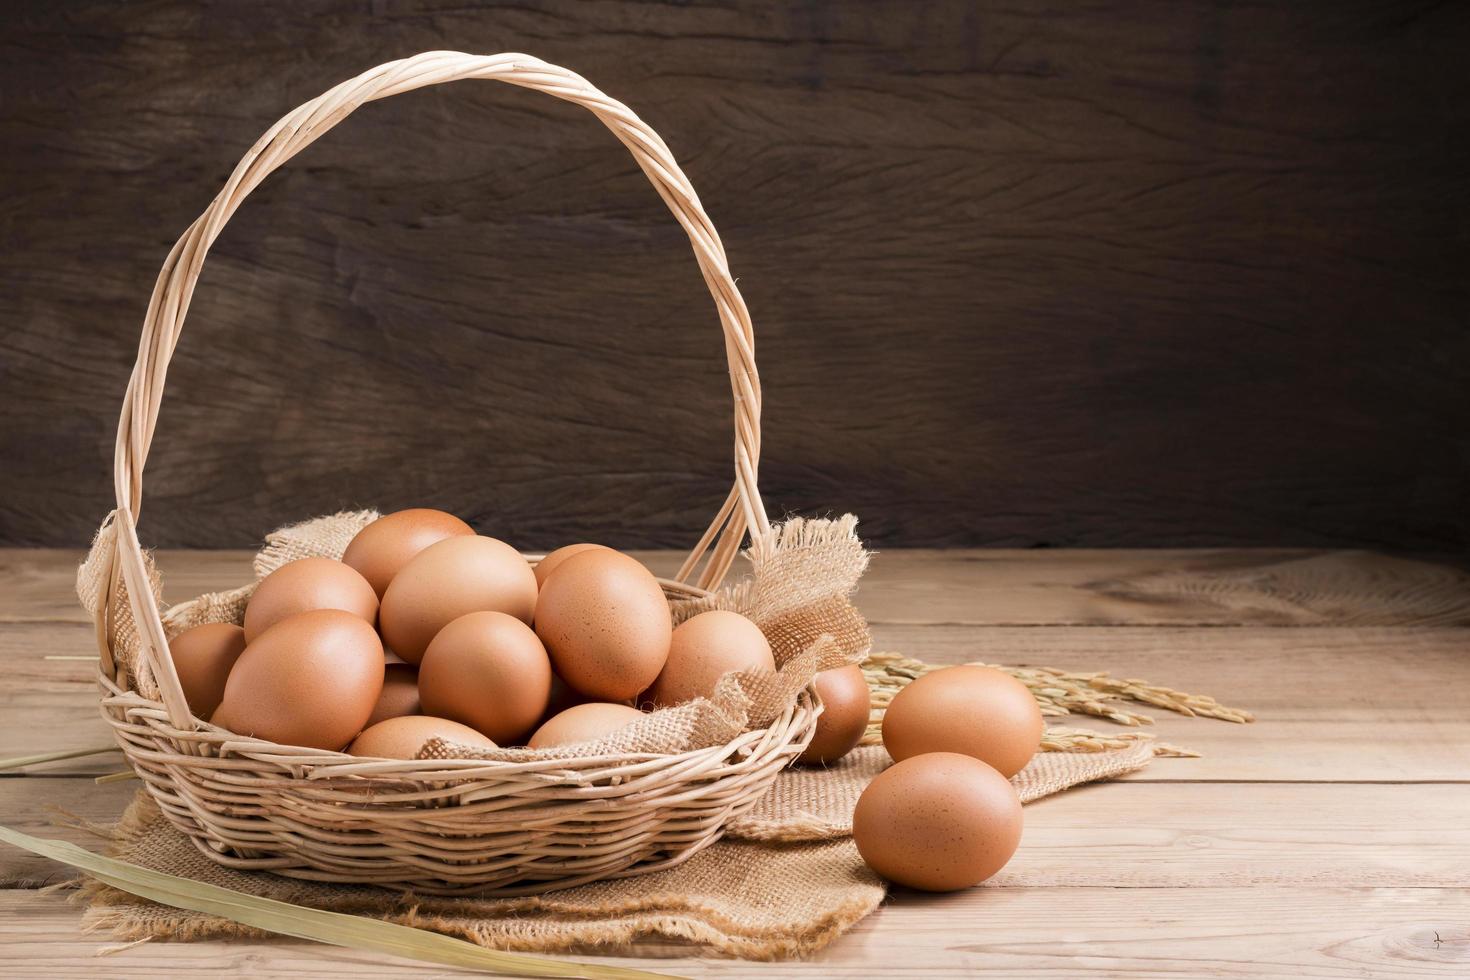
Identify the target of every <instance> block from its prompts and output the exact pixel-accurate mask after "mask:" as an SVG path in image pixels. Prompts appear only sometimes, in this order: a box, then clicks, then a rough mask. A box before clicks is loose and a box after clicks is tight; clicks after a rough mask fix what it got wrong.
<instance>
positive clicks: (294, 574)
mask: <svg viewBox="0 0 1470 980" xmlns="http://www.w3.org/2000/svg"><path fill="white" fill-rule="evenodd" d="M312 609H341V610H343V611H344V612H349V613H351V614H353V615H354V616H356V617H358V618H359V619H361V620H363V621H365V622H367V623H369V624H371V623H372V622H373V620H374V619H376V618H377V615H378V594H377V593H376V592H374V591H373V587H372V586H371V585H369V584H368V581H367V579H365V578H363V577H362V576H361V575H359V574H358V573H357V572H356V571H355V570H354V569H351V568H348V567H347V566H346V565H344V564H342V563H341V562H340V561H334V560H332V559H331V558H300V559H298V560H296V561H291V562H287V563H286V564H284V565H282V566H281V567H280V568H278V569H276V570H275V571H274V572H271V573H270V574H269V575H267V576H266V577H265V578H263V579H261V580H260V584H259V585H257V586H256V587H255V591H254V592H253V593H252V594H251V596H250V601H249V603H248V604H247V605H246V606H245V640H246V642H250V643H253V642H254V641H255V638H256V637H258V636H260V634H262V633H264V632H265V631H266V630H268V629H270V627H272V626H274V625H275V624H276V623H279V622H280V621H281V620H283V619H285V618H286V617H287V616H294V615H296V614H297V613H303V612H308V611H310V610H312Z"/></svg>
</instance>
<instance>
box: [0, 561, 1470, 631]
mask: <svg viewBox="0 0 1470 980" xmlns="http://www.w3.org/2000/svg"><path fill="white" fill-rule="evenodd" d="M634 554H635V555H637V557H638V558H640V559H641V560H643V561H645V562H647V563H648V565H649V567H651V568H653V569H654V570H655V571H656V572H658V573H659V574H661V575H668V574H672V573H673V572H674V570H675V569H676V568H677V567H678V564H679V562H680V561H682V559H683V554H682V553H681V552H677V551H637V552H634ZM250 555H251V553H250V552H248V551H170V550H164V551H160V552H158V554H157V559H158V565H159V568H160V569H161V570H162V572H163V581H164V598H165V600H167V601H170V602H177V601H181V600H183V599H187V598H190V597H192V596H195V595H198V594H200V593H202V592H209V591H214V590H218V589H225V588H233V587H234V586H236V585H239V584H241V583H243V582H247V581H249V579H250V571H249V569H250ZM81 559H82V552H81V551H79V550H76V549H56V550H47V549H0V581H4V582H6V583H8V586H7V588H6V589H5V591H4V593H3V594H0V623H4V622H19V621H30V620H50V619H58V620H68V621H74V622H81V621H83V620H84V619H85V614H84V613H83V611H82V609H81V607H80V606H79V605H78V604H77V602H76V600H75V597H74V594H73V593H74V587H73V582H74V579H75V576H76V566H77V563H78V562H80V561H81ZM741 567H742V566H741V565H737V566H736V568H737V571H738V570H739V569H740V568H741ZM858 604H859V606H860V607H861V608H862V609H863V611H864V613H865V614H866V615H867V616H868V618H869V619H870V620H871V621H873V622H875V623H900V624H902V623H955V624H973V625H986V626H995V625H1113V624H1127V625H1135V626H1141V625H1151V624H1158V625H1181V626H1182V625H1214V626H1245V625H1258V626H1275V625H1282V626H1323V625H1359V626H1451V625H1470V571H1467V570H1466V569H1465V567H1464V560H1463V559H1456V558H1451V557H1440V558H1434V559H1410V558H1403V557H1391V556H1387V555H1379V554H1372V553H1369V552H1351V551H1349V552H1343V551H1336V552H1324V551H1307V550H1301V549H1295V550H1266V549H1259V550H1254V549H1244V550H1242V549H1233V550H1217V551H1188V550H1186V551H1179V550H1157V549H1156V550H1143V551H1089V550H1076V549H1068V550H1061V551H1051V550H1029V551H1017V550H1005V549H995V550H974V549H972V550H959V549H956V550H946V551H934V550H923V549H901V550H896V551H880V552H879V553H878V554H877V555H875V556H874V559H873V562H872V565H871V566H870V568H869V571H868V574H867V575H866V576H865V577H864V579H863V581H862V584H861V587H860V591H859V596H858Z"/></svg>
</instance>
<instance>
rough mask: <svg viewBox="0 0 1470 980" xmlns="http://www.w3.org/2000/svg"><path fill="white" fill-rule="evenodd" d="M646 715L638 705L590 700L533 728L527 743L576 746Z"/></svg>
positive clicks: (534, 745) (543, 745)
mask: <svg viewBox="0 0 1470 980" xmlns="http://www.w3.org/2000/svg"><path fill="white" fill-rule="evenodd" d="M646 717H648V716H647V715H645V714H644V713H643V712H641V711H639V710H638V709H637V708H630V707H628V706H627V705H626V704H607V703H605V702H602V701H589V702H587V703H586V704H578V705H573V706H572V707H570V708H568V709H567V710H565V711H563V712H561V713H560V714H558V715H555V716H553V717H552V718H551V719H549V720H548V721H547V722H546V724H544V725H542V726H541V727H540V728H538V729H536V734H534V735H532V736H531V741H530V742H528V743H527V744H528V745H530V747H531V748H533V749H549V748H551V747H552V746H555V745H576V744H577V743H578V742H594V741H596V740H597V739H600V738H602V737H603V736H604V735H611V734H612V733H613V732H615V731H617V730H618V729H620V728H627V727H628V726H629V725H631V724H633V722H635V721H638V720H640V719H642V718H646Z"/></svg>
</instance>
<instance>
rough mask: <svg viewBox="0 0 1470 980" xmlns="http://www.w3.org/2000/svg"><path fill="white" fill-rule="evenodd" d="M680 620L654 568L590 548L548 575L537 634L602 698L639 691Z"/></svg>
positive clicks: (567, 670)
mask: <svg viewBox="0 0 1470 980" xmlns="http://www.w3.org/2000/svg"><path fill="white" fill-rule="evenodd" d="M672 633H673V627H672V624H671V621H670V618H669V604H668V601H667V600H666V599H665V598H664V593H663V589H662V588H660V587H659V584H658V580H657V579H656V578H654V577H653V573H652V572H650V571H649V570H648V569H646V568H644V567H643V565H641V564H640V563H639V562H637V561H634V560H633V559H632V558H629V557H628V556H627V555H624V554H622V553H620V552H617V551H612V550H610V549H606V548H599V549H589V550H587V551H583V552H582V553H581V554H578V555H573V556H571V557H570V558H568V559H567V560H566V561H564V562H563V563H562V565H561V567H559V568H558V569H557V570H556V573H555V574H554V575H550V576H548V577H547V579H546V584H545V586H543V587H542V589H541V596H540V598H539V599H538V600H537V602H536V634H537V635H538V636H540V637H541V642H543V643H544V644H546V649H547V652H549V653H550V654H551V660H552V663H553V665H554V666H555V667H556V672H557V673H558V674H560V675H561V678H562V680H564V681H566V682H567V683H568V684H570V685H571V686H572V687H574V688H576V689H577V690H578V691H580V692H582V693H583V694H586V695H588V696H590V697H595V698H598V699H599V700H603V701H623V700H626V699H628V698H631V697H634V696H635V695H637V694H638V693H639V692H641V691H642V690H643V689H644V688H646V687H647V686H648V685H649V684H652V683H653V680H654V678H656V677H657V676H658V674H659V671H660V670H662V669H663V666H664V662H665V661H666V660H668V656H669V641H670V637H671V635H672Z"/></svg>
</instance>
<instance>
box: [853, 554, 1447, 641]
mask: <svg viewBox="0 0 1470 980" xmlns="http://www.w3.org/2000/svg"><path fill="white" fill-rule="evenodd" d="M858 604H859V606H860V607H861V608H862V610H863V612H864V614H865V615H867V616H868V618H869V619H870V620H871V621H873V622H875V623H964V624H973V625H986V626H1026V625H1033V624H1039V625H1068V624H1071V625H1114V624H1125V625H1130V626H1146V625H1151V624H1167V625H1181V626H1182V625H1196V626H1243V625H1253V626H1324V625H1328V626H1419V625H1424V626H1436V625H1437V626H1451V625H1467V624H1470V572H1467V571H1466V570H1465V568H1464V567H1463V562H1462V560H1461V559H1453V558H1439V559H1427V560H1415V559H1409V558H1401V557H1391V556H1388V555H1381V554H1375V553H1371V552H1363V551H1331V552H1324V551H1305V550H1300V549H1287V550H1268V549H1230V550H1174V551H1168V550H1145V551H1131V550H1124V551H1119V550H1110V551H1099V550H1086V549H1065V550H1058V551H1051V550H1040V551H1036V550H1033V551H1014V550H1004V549H995V550H946V551H933V550H917V549H900V550H897V551H880V552H879V553H878V555H877V556H876V557H875V558H874V560H873V563H872V567H871V571H870V572H869V574H868V575H867V576H866V577H865V578H864V580H863V582H862V585H861V587H860V591H859V595H858Z"/></svg>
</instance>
